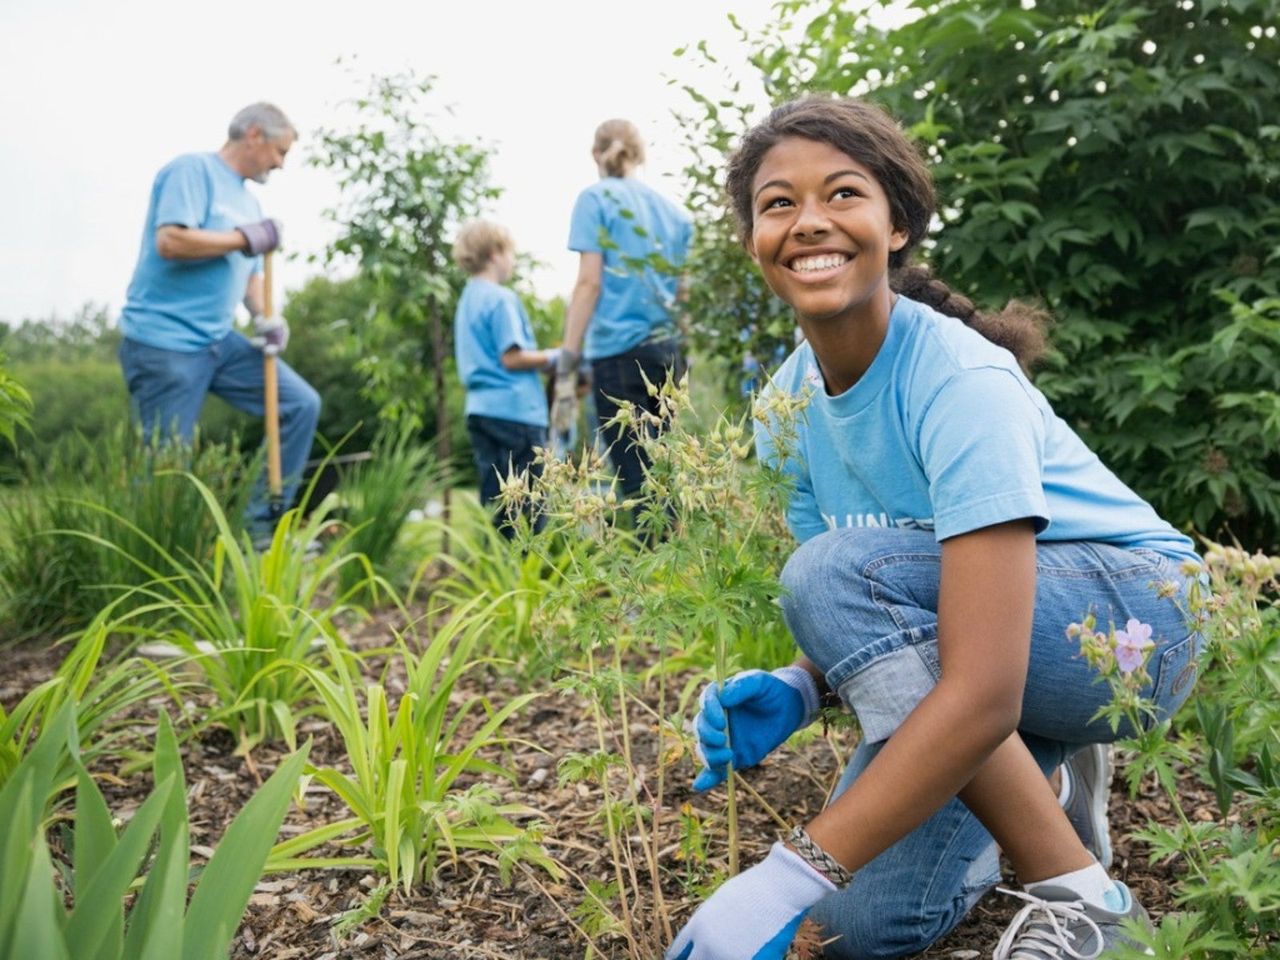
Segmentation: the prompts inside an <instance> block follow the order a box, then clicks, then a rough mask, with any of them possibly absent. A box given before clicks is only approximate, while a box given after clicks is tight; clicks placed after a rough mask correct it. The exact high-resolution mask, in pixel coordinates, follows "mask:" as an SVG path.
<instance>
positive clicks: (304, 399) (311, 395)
mask: <svg viewBox="0 0 1280 960" xmlns="http://www.w3.org/2000/svg"><path fill="white" fill-rule="evenodd" d="M281 413H282V414H284V415H285V416H287V417H289V418H290V419H292V420H295V421H296V422H297V423H298V424H299V425H305V424H310V425H311V429H313V430H314V429H315V425H316V423H317V422H318V421H319V419H320V394H319V393H317V392H316V389H315V387H313V386H311V384H309V383H307V382H306V381H305V380H301V379H299V380H298V382H297V383H296V384H295V385H294V386H293V387H292V388H291V389H290V391H289V397H288V400H287V401H285V402H284V403H282V404H281Z"/></svg>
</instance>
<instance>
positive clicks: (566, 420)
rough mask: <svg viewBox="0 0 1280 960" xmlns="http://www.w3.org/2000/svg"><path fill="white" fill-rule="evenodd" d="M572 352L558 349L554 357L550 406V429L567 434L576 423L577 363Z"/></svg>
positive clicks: (577, 357) (576, 357)
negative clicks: (553, 382)
mask: <svg viewBox="0 0 1280 960" xmlns="http://www.w3.org/2000/svg"><path fill="white" fill-rule="evenodd" d="M580 359H581V358H580V357H579V356H578V355H577V354H576V353H574V352H573V351H572V350H569V349H566V348H565V347H561V348H560V354H559V356H557V357H556V379H555V390H554V396H555V400H554V401H553V402H552V404H551V429H552V430H554V431H555V432H556V433H568V432H569V431H570V430H572V429H573V425H574V424H575V423H577V422H578V361H579V360H580Z"/></svg>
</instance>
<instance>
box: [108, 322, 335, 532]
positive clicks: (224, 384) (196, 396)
mask: <svg viewBox="0 0 1280 960" xmlns="http://www.w3.org/2000/svg"><path fill="white" fill-rule="evenodd" d="M120 366H121V368H122V370H123V371H124V380H125V384H126V385H127V386H128V388H129V396H130V399H131V401H132V404H133V409H134V413H135V415H136V416H137V417H138V420H139V421H140V422H141V424H142V429H143V431H144V432H145V433H146V435H147V437H151V435H152V433H153V432H155V431H157V430H159V431H160V432H161V433H163V434H167V435H170V436H174V437H177V438H178V439H180V440H182V441H183V442H184V443H190V442H191V438H192V436H193V435H194V433H195V428H196V421H197V420H198V419H199V417H200V408H201V407H203V406H204V400H205V396H206V394H210V393H213V394H216V395H217V396H219V397H221V398H222V399H223V400H225V401H227V403H229V404H231V405H232V406H233V407H235V408H236V409H237V410H242V411H244V412H245V413H247V414H250V415H251V416H255V417H260V416H262V413H263V403H264V400H263V365H262V351H261V350H259V349H258V348H257V347H255V346H254V345H253V344H251V343H250V342H249V341H248V340H247V339H246V338H245V337H243V336H241V335H240V334H239V333H236V332H235V331H234V330H233V331H232V332H231V333H229V334H227V335H226V336H225V337H223V338H222V339H221V340H219V341H217V342H216V343H211V344H209V346H207V347H204V348H202V349H200V350H194V351H191V352H190V353H188V352H180V351H177V350H162V349H160V348H158V347H151V346H148V345H146V344H144V343H138V342H137V341H134V340H129V339H125V340H124V341H122V342H121V344H120ZM276 379H277V382H278V385H279V391H278V397H279V400H280V472H281V474H282V476H283V480H284V484H283V494H284V497H283V499H284V503H285V506H286V507H287V506H288V505H289V504H291V503H293V498H294V494H295V493H296V492H297V490H298V482H299V480H300V479H301V478H302V470H303V468H304V467H305V466H306V465H307V455H308V454H309V453H310V452H311V441H312V438H313V437H314V436H315V432H316V422H317V421H318V420H319V418H320V395H319V394H318V393H316V391H315V390H314V389H313V388H312V386H311V384H309V383H307V381H305V380H303V379H302V377H300V376H299V375H298V374H297V373H296V372H294V370H293V368H292V367H290V366H289V365H288V364H287V363H285V362H284V361H283V360H277V362H276ZM245 526H246V527H247V528H248V530H249V534H250V536H252V537H255V538H257V537H260V536H263V535H266V534H269V533H271V531H272V530H273V529H274V527H275V518H273V517H272V514H271V504H270V500H269V498H268V496H267V484H266V478H265V476H262V477H259V478H258V480H257V481H256V483H255V485H254V488H253V494H252V496H251V498H250V500H249V505H248V507H247V509H246V510H245Z"/></svg>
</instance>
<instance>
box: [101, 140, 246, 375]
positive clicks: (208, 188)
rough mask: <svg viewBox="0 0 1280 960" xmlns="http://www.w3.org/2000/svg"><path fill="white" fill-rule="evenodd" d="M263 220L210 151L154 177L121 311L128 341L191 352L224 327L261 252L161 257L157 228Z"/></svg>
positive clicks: (240, 181)
mask: <svg viewBox="0 0 1280 960" xmlns="http://www.w3.org/2000/svg"><path fill="white" fill-rule="evenodd" d="M261 219H262V208H261V207H260V206H259V205H258V200H257V198H256V197H255V196H254V195H253V194H251V193H250V192H249V190H248V188H247V187H246V186H245V182H244V177H242V176H240V174H238V173H236V172H235V171H234V170H232V169H231V168H230V167H229V166H227V163H226V161H224V160H223V159H222V158H221V157H220V156H218V154H216V153H189V154H185V155H183V156H181V157H178V158H177V159H176V160H173V161H171V162H170V163H168V164H166V165H165V166H164V168H163V169H161V171H160V172H159V173H158V174H156V179H155V182H154V183H153V184H152V187H151V200H150V203H149V204H148V206H147V220H146V223H145V224H144V226H143V230H142V247H141V249H140V250H139V252H138V265H137V267H136V268H135V269H134V272H133V280H132V281H131V282H130V284H129V292H128V293H127V294H126V296H125V305H124V309H123V310H122V311H121V312H120V330H121V332H122V333H123V334H124V335H125V336H126V337H128V338H129V339H130V340H135V341H137V342H138V343H145V344H146V345H148V346H151V347H159V348H160V349H162V350H176V351H181V352H185V353H190V352H193V351H196V350H200V349H203V348H204V347H207V346H208V345H209V344H211V343H215V342H217V341H218V340H221V339H222V338H223V337H225V336H226V335H227V334H228V333H230V332H231V325H232V321H233V320H234V319H235V310H236V304H237V303H239V302H240V301H241V300H243V299H244V294H245V287H246V286H247V285H248V282H249V277H250V276H251V275H252V274H254V273H258V272H260V271H261V270H262V258H261V257H247V256H245V255H244V254H242V253H238V252H236V253H227V254H223V255H222V256H220V257H206V258H204V259H201V260H166V259H165V258H164V257H162V256H160V254H159V253H158V252H157V251H156V231H157V230H158V229H159V228H160V227H163V226H168V225H173V226H179V227H190V228H195V229H200V230H234V229H235V228H236V227H239V226H243V225H244V224H246V223H255V222H257V221H259V220H261Z"/></svg>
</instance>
